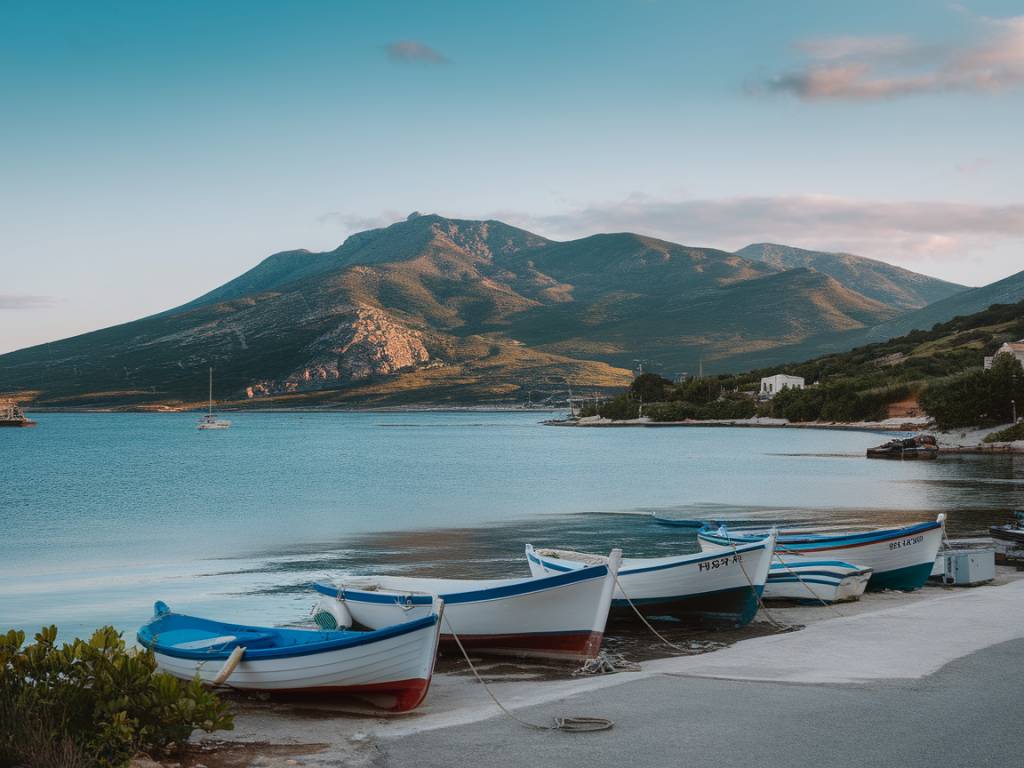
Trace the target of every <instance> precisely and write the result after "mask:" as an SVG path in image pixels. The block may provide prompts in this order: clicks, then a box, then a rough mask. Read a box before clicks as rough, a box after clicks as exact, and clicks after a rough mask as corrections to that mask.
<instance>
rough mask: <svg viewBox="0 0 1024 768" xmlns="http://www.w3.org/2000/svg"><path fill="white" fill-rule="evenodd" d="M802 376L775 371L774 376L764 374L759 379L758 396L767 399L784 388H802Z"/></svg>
mask: <svg viewBox="0 0 1024 768" xmlns="http://www.w3.org/2000/svg"><path fill="white" fill-rule="evenodd" d="M803 388H804V379H803V376H790V375H788V374H785V373H776V374H775V375H774V376H765V377H764V378H763V379H761V392H760V397H762V398H763V399H769V398H772V397H775V395H777V394H778V393H779V392H781V391H782V390H784V389H803Z"/></svg>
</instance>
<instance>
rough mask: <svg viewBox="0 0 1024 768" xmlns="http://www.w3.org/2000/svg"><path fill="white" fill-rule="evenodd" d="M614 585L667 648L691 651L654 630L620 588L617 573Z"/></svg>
mask: <svg viewBox="0 0 1024 768" xmlns="http://www.w3.org/2000/svg"><path fill="white" fill-rule="evenodd" d="M615 586H617V587H618V588H619V592H621V593H622V596H623V597H624V598H625V599H626V602H627V603H628V604H629V607H630V608H632V609H633V612H634V613H635V614H636V615H637V616H638V617H639V618H640V621H642V622H643V623H644V625H645V626H646V627H647V628H648V629H649V630H651V632H653V633H654V636H655V637H657V638H658V639H659V640H661V642H663V643H664V644H665V645H667V646H668V647H669V648H674V649H675V650H677V651H680V652H681V653H689V652H690V651H691V649H690V648H683V647H682V646H681V645H676V644H675V643H673V642H672V641H671V640H669V639H668V638H666V637H665V636H664V635H663V634H661V633H660V632H659V631H658V630H656V629H655V628H654V627H653V626H652V625H651V622H649V621H648V620H647V617H646V616H644V615H643V613H641V612H640V609H639V608H637V607H636V605H634V604H633V601H632V600H630V599H629V595H627V594H626V590H624V589H623V588H622V584H621V583H619V576H618V574H616V575H615Z"/></svg>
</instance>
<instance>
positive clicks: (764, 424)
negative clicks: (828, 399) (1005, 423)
mask: <svg viewBox="0 0 1024 768" xmlns="http://www.w3.org/2000/svg"><path fill="white" fill-rule="evenodd" d="M543 423H544V425H545V426H549V427H580V428H587V429H590V428H620V427H650V428H652V429H659V428H669V427H737V428H744V429H828V430H836V431H845V432H882V433H890V432H920V431H922V430H923V429H925V425H924V424H918V423H913V422H904V421H901V422H899V423H891V422H840V421H830V422H822V421H807V422H792V421H787V420H785V419H707V420H704V421H697V420H688V421H648V420H646V418H644V419H630V420H628V421H612V420H602V421H585V420H580V419H550V420H548V421H545V422H543Z"/></svg>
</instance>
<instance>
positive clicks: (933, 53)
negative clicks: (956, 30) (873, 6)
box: [754, 16, 1024, 101]
mask: <svg viewBox="0 0 1024 768" xmlns="http://www.w3.org/2000/svg"><path fill="white" fill-rule="evenodd" d="M973 26H974V28H975V29H974V34H973V35H972V37H971V39H969V40H964V41H961V42H960V43H958V44H954V45H935V44H927V43H924V42H920V41H916V40H913V39H911V38H908V37H905V36H899V35H896V36H876V37H870V36H868V37H858V36H839V37H825V38H813V39H807V40H801V41H798V42H797V43H795V46H794V47H795V48H796V49H797V50H798V51H799V52H800V53H801V54H803V56H804V57H805V61H804V62H803V64H802V65H801V66H800V67H799V68H797V69H795V70H793V71H790V72H786V73H783V74H780V75H778V76H776V77H773V78H771V79H769V80H768V81H766V82H764V83H762V84H761V85H759V86H756V87H755V88H754V90H756V91H760V92H764V91H769V92H782V93H790V94H793V95H795V96H797V97H799V98H800V99H803V100H805V101H829V100H834V101H838V100H843V101H873V100H880V99H892V98H897V97H900V96H909V95H914V94H922V93H935V92H944V91H998V90H1003V89H1007V88H1013V87H1017V86H1020V85H1022V84H1024V16H1016V17H1009V18H1003V19H991V18H979V19H975V20H974V25H973Z"/></svg>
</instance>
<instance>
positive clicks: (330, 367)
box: [246, 305, 430, 398]
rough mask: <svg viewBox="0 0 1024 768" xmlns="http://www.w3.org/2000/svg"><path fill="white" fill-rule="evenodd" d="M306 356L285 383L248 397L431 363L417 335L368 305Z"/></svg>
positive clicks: (260, 384) (260, 386)
mask: <svg viewBox="0 0 1024 768" xmlns="http://www.w3.org/2000/svg"><path fill="white" fill-rule="evenodd" d="M304 352H305V355H304V357H305V359H306V362H305V364H304V365H302V366H301V367H299V368H297V369H296V370H294V371H292V372H291V373H290V374H289V375H288V376H286V377H285V378H284V379H281V380H277V381H274V380H264V381H257V382H255V383H253V384H252V385H250V386H249V387H247V388H246V395H247V396H248V397H249V398H254V397H264V396H267V395H273V394H280V393H282V392H304V391H308V390H313V389H319V388H322V387H325V386H332V385H338V384H344V383H346V382H353V381H361V380H363V379H369V378H372V377H374V376H385V375H388V374H393V373H398V372H399V371H404V370H408V369H410V368H415V367H416V366H418V365H422V364H425V363H428V362H430V353H429V352H428V351H427V348H426V346H425V345H424V343H423V335H422V334H421V333H420V332H419V331H415V330H413V329H411V328H408V327H406V326H404V325H402V324H401V323H398V322H396V321H395V320H394V319H392V318H391V317H390V316H389V315H388V314H387V313H385V312H382V311H381V310H379V309H376V308H374V307H369V306H365V305H364V306H357V307H354V308H353V309H352V310H351V311H350V312H346V313H344V314H342V315H340V316H339V318H338V324H337V325H336V326H335V327H334V328H332V329H331V330H329V331H327V332H326V333H324V334H322V335H321V336H319V337H318V338H316V339H314V340H313V341H312V342H311V343H310V344H308V345H307V346H306V348H305V350H304Z"/></svg>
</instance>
